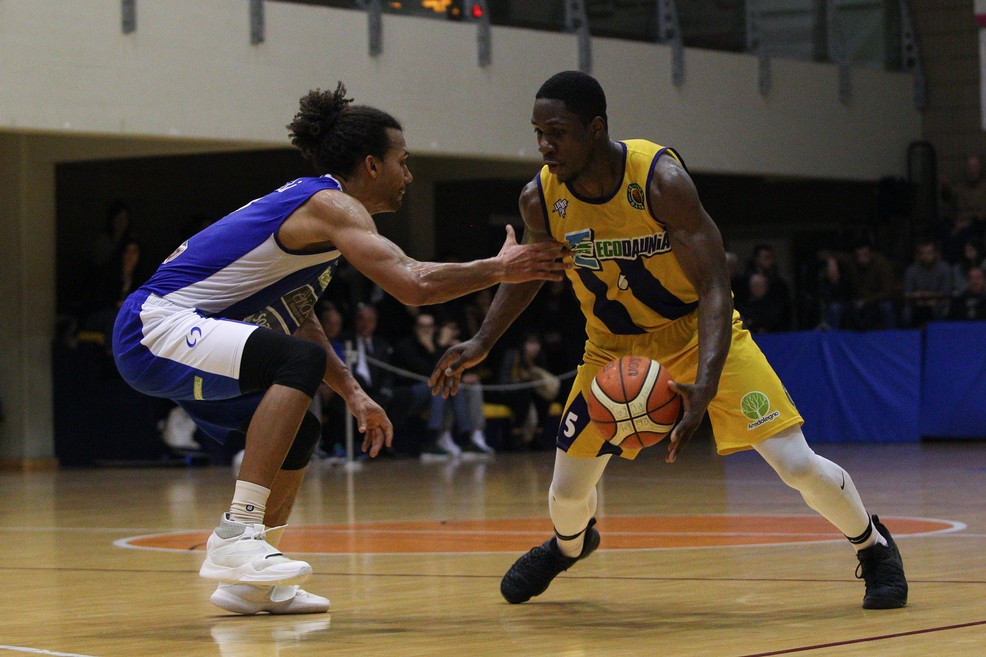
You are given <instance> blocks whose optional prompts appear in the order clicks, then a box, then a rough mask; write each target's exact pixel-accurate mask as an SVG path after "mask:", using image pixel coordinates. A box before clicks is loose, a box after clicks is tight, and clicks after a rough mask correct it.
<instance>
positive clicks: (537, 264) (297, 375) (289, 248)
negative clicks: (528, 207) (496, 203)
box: [113, 83, 567, 614]
mask: <svg viewBox="0 0 986 657" xmlns="http://www.w3.org/2000/svg"><path fill="white" fill-rule="evenodd" d="M345 94H346V91H345V88H344V87H343V85H342V83H340V84H339V86H338V87H337V89H336V90H335V92H328V91H321V90H315V91H311V92H309V93H308V94H307V95H306V96H304V97H303V98H302V99H301V106H300V110H299V111H298V113H297V115H296V116H295V118H294V121H293V122H292V123H291V124H290V125H289V126H288V128H289V129H290V130H291V137H292V143H293V144H294V145H295V146H297V147H298V148H299V149H300V150H301V152H302V154H303V155H304V157H305V158H306V159H308V160H309V161H310V162H311V163H312V164H313V165H314V168H315V170H316V173H317V174H318V176H317V177H310V178H299V179H297V180H293V181H291V182H288V183H286V184H285V185H283V186H282V187H280V188H279V189H277V190H275V191H273V192H271V193H270V194H268V195H266V196H264V197H262V198H258V199H255V200H253V201H251V202H249V203H247V204H246V205H245V206H243V207H242V208H240V209H239V210H236V211H235V212H233V213H232V214H229V215H227V216H226V217H224V218H223V219H221V220H219V221H218V222H216V223H215V224H213V225H212V226H210V227H208V228H206V229H205V230H203V231H202V232H200V233H198V234H196V235H194V236H193V237H191V238H189V239H188V241H186V242H185V243H184V244H182V245H181V246H179V247H178V248H177V249H176V250H175V252H174V253H172V254H171V256H169V257H168V258H167V260H166V261H165V262H164V263H163V264H162V265H161V266H160V268H159V269H158V270H157V272H156V273H155V274H154V275H153V276H152V277H151V278H150V280H148V281H147V283H145V284H144V285H143V286H142V287H141V288H140V289H138V290H137V291H135V292H134V293H133V294H132V295H130V297H129V298H128V299H127V300H126V302H125V303H124V305H123V307H122V308H121V310H120V314H119V317H118V319H117V321H116V325H115V328H114V332H113V351H114V355H115V358H116V363H117V366H118V368H119V370H120V373H121V374H122V375H123V377H124V378H125V379H126V381H127V382H128V383H129V384H130V385H131V386H133V387H134V388H135V389H137V390H139V391H141V392H144V393H146V394H149V395H154V396H158V397H165V398H168V399H172V400H174V401H176V402H177V403H178V404H179V405H180V406H181V407H182V408H184V409H185V410H186V411H188V413H189V414H190V415H191V416H192V418H194V419H195V421H196V423H197V424H198V426H199V427H200V428H202V429H203V430H204V431H205V432H206V433H208V434H210V435H211V436H212V437H214V438H215V439H217V440H219V441H223V440H225V439H226V438H227V437H228V436H229V435H230V434H231V433H232V432H236V431H240V432H243V433H245V435H246V449H245V454H244V456H243V462H242V465H241V467H240V471H239V475H238V480H237V482H236V486H235V489H234V492H233V499H232V502H231V504H230V507H229V511H228V512H227V513H225V514H223V516H222V518H221V520H220V523H219V526H218V527H217V528H216V530H215V531H214V532H213V533H212V535H211V536H210V537H209V541H208V544H207V548H206V558H205V562H204V563H203V565H202V568H201V570H200V574H201V575H202V576H203V577H205V578H208V579H211V580H214V581H216V582H218V583H219V584H218V588H217V589H216V591H215V593H213V595H212V598H211V600H212V602H213V603H215V604H216V605H218V606H220V607H222V608H224V609H227V610H229V611H233V612H236V613H241V614H255V613H257V612H260V611H266V612H269V613H274V614H294V613H311V612H322V611H326V610H327V609H328V606H329V601H328V600H327V599H326V598H323V597H321V596H317V595H314V594H310V593H307V592H306V591H304V590H302V589H300V588H299V587H298V584H300V583H301V582H302V581H303V580H304V579H306V578H307V577H308V575H310V574H311V571H312V569H311V567H310V566H309V565H308V564H307V563H305V562H304V561H297V560H294V559H289V558H287V557H285V556H284V555H283V554H281V553H280V552H279V551H278V550H277V544H278V542H279V540H280V537H281V533H282V531H283V527H282V526H283V525H284V523H285V522H286V521H287V518H288V515H289V513H290V511H291V507H292V505H293V503H294V499H295V495H296V493H297V491H298V487H299V486H300V485H301V482H302V479H303V478H304V475H305V468H306V466H307V465H308V461H309V459H310V457H311V454H312V451H313V449H314V447H315V445H316V443H317V442H318V439H319V436H320V428H319V425H318V421H317V420H316V419H315V417H314V416H313V415H312V414H311V413H309V412H308V407H309V405H310V404H311V400H312V395H313V394H314V393H315V391H316V390H317V388H318V386H319V385H320V383H322V382H324V383H326V384H327V385H328V386H329V387H331V388H332V389H333V390H335V391H336V392H338V393H339V395H340V396H341V397H342V398H343V399H345V401H346V405H347V407H348V408H349V411H350V412H351V413H352V414H353V415H354V416H355V418H356V422H357V427H358V429H359V431H360V432H361V433H362V434H363V442H362V447H363V450H364V451H369V453H370V455H371V456H376V455H377V454H378V453H379V451H380V450H381V449H382V448H383V446H384V445H388V446H389V445H390V444H391V440H392V437H393V427H392V425H391V423H390V420H389V419H388V418H387V416H386V414H385V413H384V411H383V409H382V408H381V407H380V406H379V405H377V404H376V403H375V402H374V401H373V400H372V399H371V398H370V397H369V395H367V394H366V393H365V392H364V391H363V390H362V388H360V386H359V384H358V383H357V382H356V380H355V379H354V378H353V375H352V374H351V373H350V371H349V369H348V368H347V367H346V365H345V364H344V363H343V362H342V361H341V360H340V359H339V357H338V356H337V355H336V353H335V351H334V350H333V349H332V347H331V345H330V344H329V342H328V340H327V339H326V337H325V333H324V332H323V331H322V328H321V326H320V324H319V322H318V321H317V320H316V318H315V317H313V313H312V310H313V308H314V307H315V304H316V301H317V300H318V297H319V295H320V294H321V293H322V292H323V290H325V287H326V285H328V284H329V281H330V279H331V278H332V274H333V271H334V270H335V267H336V264H337V262H338V259H339V258H340V257H345V258H346V259H348V260H349V262H350V263H352V264H353V265H354V266H355V267H356V268H357V269H358V270H359V271H361V272H362V273H363V274H365V275H366V276H367V277H369V278H370V279H371V280H373V281H374V282H375V283H377V284H378V285H380V287H381V288H383V289H384V290H386V291H387V292H388V293H390V294H391V295H393V296H394V297H396V298H397V299H399V300H400V301H401V302H403V303H406V304H409V305H424V304H434V303H440V302H443V301H446V300H448V299H451V298H454V297H457V296H461V295H465V294H468V293H470V292H474V291H476V290H479V289H482V288H485V287H489V286H491V285H494V284H496V283H501V282H513V283H519V282H524V281H529V280H561V278H562V270H563V269H564V268H565V267H566V266H567V265H565V264H564V263H562V262H561V260H562V257H563V255H564V254H565V253H566V252H567V248H566V247H565V246H564V245H563V244H561V243H547V242H545V243H540V244H531V245H520V244H518V243H517V241H516V240H515V238H514V234H513V231H512V230H508V231H507V237H506V240H505V241H504V243H503V247H502V249H501V250H500V252H499V253H498V254H497V255H496V256H495V257H492V258H489V259H485V260H477V261H473V262H467V263H429V262H419V261H416V260H413V259H411V258H409V257H408V256H407V255H405V254H404V253H403V252H402V251H401V249H399V248H398V247H397V246H396V245H395V244H393V243H392V242H390V241H389V240H387V239H386V238H384V237H383V236H381V235H380V234H379V233H378V232H377V228H376V225H375V224H374V221H373V218H372V215H374V214H378V213H382V212H394V211H396V210H397V209H398V208H399V207H400V205H401V200H402V198H403V196H404V192H405V189H406V187H407V185H409V184H410V183H411V172H410V171H409V169H408V166H407V160H408V156H409V154H408V150H407V147H406V145H405V141H404V135H403V131H402V128H401V125H400V123H398V122H397V121H396V120H395V119H394V118H393V117H392V116H390V115H389V114H386V113H384V112H382V111H380V110H377V109H374V108H372V107H366V106H357V105H352V104H351V99H346V97H345Z"/></svg>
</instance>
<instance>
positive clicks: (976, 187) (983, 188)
mask: <svg viewBox="0 0 986 657" xmlns="http://www.w3.org/2000/svg"><path fill="white" fill-rule="evenodd" d="M942 192H943V194H944V196H945V200H946V202H947V203H948V204H949V205H950V206H951V207H950V213H949V214H951V216H953V217H954V218H955V220H956V223H958V224H960V225H971V226H976V227H978V226H981V225H982V223H983V222H984V221H986V177H984V176H983V160H982V158H981V157H980V156H979V155H970V156H968V157H967V158H966V159H965V165H964V167H963V171H962V182H960V183H958V184H952V183H951V182H949V180H948V179H947V178H943V179H942ZM977 229H978V228H977Z"/></svg>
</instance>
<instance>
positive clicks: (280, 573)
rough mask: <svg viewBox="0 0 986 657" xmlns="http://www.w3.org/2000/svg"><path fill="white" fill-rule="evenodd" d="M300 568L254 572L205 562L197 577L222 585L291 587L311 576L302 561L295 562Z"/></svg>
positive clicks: (276, 568)
mask: <svg viewBox="0 0 986 657" xmlns="http://www.w3.org/2000/svg"><path fill="white" fill-rule="evenodd" d="M295 563H297V564H302V566H303V567H302V566H295V567H290V568H288V567H286V566H271V567H270V568H265V569H264V570H259V571H258V570H255V569H254V568H253V566H252V565H250V564H244V565H242V566H239V567H237V568H229V567H227V566H217V565H216V564H214V563H212V562H211V561H208V560H206V562H205V563H203V564H202V567H201V568H200V569H199V576H200V577H204V578H205V579H211V580H213V581H216V582H223V583H224V584H264V585H268V586H291V585H293V584H301V583H302V582H304V581H305V580H307V579H308V577H309V576H310V575H311V574H312V567H311V566H309V565H308V564H307V563H305V562H304V561H296V562H295Z"/></svg>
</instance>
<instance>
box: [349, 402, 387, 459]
mask: <svg viewBox="0 0 986 657" xmlns="http://www.w3.org/2000/svg"><path fill="white" fill-rule="evenodd" d="M348 404H349V412H350V413H352V414H353V417H355V418H356V430H357V431H359V432H360V433H361V434H363V446H362V449H363V451H364V452H369V453H370V456H376V455H377V454H379V453H380V450H381V449H383V446H384V445H386V446H387V447H390V446H391V443H392V442H393V441H394V425H393V424H391V422H390V418H388V417H387V413H386V412H385V411H384V410H383V408H381V406H380V404H378V403H376V402H375V401H373V400H372V399H370V396H369V395H367V394H366V393H363V394H360V395H358V396H356V397H354V398H353V399H351V400H350V401H349V402H348Z"/></svg>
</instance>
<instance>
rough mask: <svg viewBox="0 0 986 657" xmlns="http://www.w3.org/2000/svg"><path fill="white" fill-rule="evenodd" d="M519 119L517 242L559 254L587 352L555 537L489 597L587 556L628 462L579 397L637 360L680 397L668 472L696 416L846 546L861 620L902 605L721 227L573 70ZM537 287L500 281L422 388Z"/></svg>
mask: <svg viewBox="0 0 986 657" xmlns="http://www.w3.org/2000/svg"><path fill="white" fill-rule="evenodd" d="M531 122H532V123H533V125H534V132H535V135H536V136H537V141H538V150H539V151H540V153H541V155H542V157H543V159H544V167H543V168H542V169H541V172H540V173H539V174H538V176H536V177H535V178H534V180H532V181H531V182H530V183H528V184H527V186H526V187H525V188H524V190H523V192H521V196H520V211H521V215H522V216H523V218H524V223H525V231H524V240H525V242H541V241H548V240H552V241H554V240H557V241H564V242H568V244H569V246H570V247H571V252H572V260H573V265H574V266H573V268H572V269H569V270H568V271H567V272H566V273H567V276H568V278H569V280H570V281H571V283H572V286H573V288H574V290H575V293H576V296H577V297H578V298H579V302H580V304H581V306H582V311H583V313H584V314H585V317H586V330H587V334H588V342H587V343H586V351H585V356H584V361H583V364H582V365H581V366H580V368H579V373H578V376H577V377H576V379H575V382H574V383H573V385H572V390H571V392H570V393H569V396H568V401H567V403H566V407H565V410H564V412H563V414H562V420H561V424H560V426H559V430H558V439H557V447H558V449H557V451H556V457H555V469H554V475H553V477H552V481H551V488H550V491H549V496H548V509H549V512H550V514H551V519H552V521H553V522H554V527H555V536H553V537H552V538H550V539H549V540H548V541H546V542H545V543H544V544H543V545H539V546H536V547H534V548H532V549H531V550H530V551H529V552H528V553H527V554H525V555H524V556H522V557H521V558H520V559H518V560H517V562H516V563H514V565H513V566H512V567H511V568H510V570H509V571H508V572H507V574H506V575H505V576H504V577H503V581H502V582H501V585H500V590H501V592H502V594H503V596H504V598H506V599H507V601H508V602H511V603H519V602H525V601H527V600H529V599H530V598H532V597H534V596H536V595H539V594H541V593H543V592H544V591H545V590H546V589H547V588H548V585H549V584H550V583H551V581H552V580H553V579H554V577H555V576H557V575H558V574H559V573H561V572H562V571H564V570H566V569H568V568H569V567H571V566H572V565H573V564H575V562H577V561H579V560H580V559H584V558H586V557H587V556H589V554H591V553H592V551H593V550H595V549H596V547H598V545H599V541H600V535H599V531H598V530H597V529H595V527H593V525H594V524H595V518H594V517H593V516H594V514H595V512H596V483H597V482H598V481H599V478H600V477H601V476H602V473H603V470H604V469H605V468H606V464H607V463H608V462H609V459H610V458H612V456H613V455H619V456H623V457H626V458H633V457H634V456H636V453H635V452H633V451H631V450H623V451H621V449H620V448H619V447H617V446H614V445H611V444H609V443H607V442H605V441H604V440H603V439H602V437H601V435H599V433H598V432H597V431H596V429H595V428H594V427H593V426H592V425H590V424H589V422H588V413H587V412H586V402H585V395H586V391H587V390H588V386H589V383H590V382H591V381H592V378H593V376H594V375H595V373H596V372H597V371H598V370H599V368H600V367H601V366H602V365H604V364H605V363H606V362H608V361H610V360H611V359H613V358H616V357H619V356H623V355H627V354H635V355H640V356H649V357H651V358H654V359H656V360H658V361H660V362H661V363H662V364H663V365H664V366H665V367H667V368H668V371H669V372H670V373H671V376H672V378H673V380H674V381H675V383H673V384H672V386H673V387H674V389H675V390H676V391H677V392H678V393H679V394H681V396H682V398H683V402H684V409H685V410H684V414H683V416H682V418H681V421H680V422H679V423H678V425H677V426H676V427H675V429H674V431H673V432H672V434H671V436H670V437H669V452H668V457H667V461H668V462H669V463H673V462H674V461H675V459H676V458H677V456H678V453H679V451H680V450H681V448H682V446H683V445H684V444H685V442H686V441H687V440H688V438H689V437H690V436H691V434H692V433H693V432H694V431H695V429H696V428H697V427H698V424H699V422H700V421H701V420H702V418H703V417H704V415H705V413H706V411H708V413H709V418H710V420H711V422H712V427H713V431H714V434H715V439H716V443H717V447H718V450H719V453H720V454H728V453H730V452H735V451H738V450H744V449H754V450H756V451H757V452H758V453H759V454H760V455H761V456H762V457H763V458H764V459H765V460H766V461H767V463H769V464H770V466H771V467H773V468H774V470H775V471H776V472H777V474H778V475H780V477H781V479H782V480H783V481H784V482H785V483H786V484H788V485H789V486H791V487H792V488H795V489H796V490H798V491H799V492H800V493H801V495H802V496H803V497H804V500H805V501H806V502H807V503H808V505H809V506H810V507H811V508H812V509H814V510H816V511H817V512H818V513H820V514H821V515H822V516H824V517H825V518H826V519H828V520H829V521H830V522H831V523H832V524H833V525H835V526H836V527H837V528H838V529H839V530H840V531H841V532H842V533H843V534H845V535H846V537H847V538H848V539H849V541H850V543H851V544H852V545H853V546H854V547H855V548H856V550H857V557H858V559H859V564H860V569H859V571H860V572H861V575H860V577H861V578H862V579H864V580H865V583H866V592H865V594H864V597H863V607H864V608H867V609H891V608H896V607H903V606H904V605H906V604H907V580H906V579H905V577H904V568H903V564H902V562H901V558H900V553H899V551H898V550H897V546H896V545H895V544H894V541H893V538H892V537H891V535H890V532H889V531H887V528H886V527H885V526H884V525H883V524H882V523H880V521H879V518H878V517H877V516H872V517H871V516H870V515H869V514H868V513H867V511H866V509H865V507H864V506H863V503H862V502H861V501H860V498H859V494H858V493H857V491H856V487H855V485H853V481H852V479H851V478H850V477H849V474H848V473H846V472H845V470H843V469H842V468H841V467H839V466H838V465H836V464H835V463H832V462H831V461H828V460H826V459H824V458H822V457H821V456H818V455H817V454H815V452H814V451H812V449H811V448H810V447H809V446H808V444H807V442H805V438H804V435H803V434H802V432H801V424H802V419H801V416H800V415H799V414H798V411H797V409H796V408H795V407H794V404H793V402H792V401H791V400H790V398H789V397H788V396H787V392H786V391H785V390H784V387H783V386H782V385H781V382H780V380H779V379H778V377H777V375H776V374H775V373H774V371H773V370H772V369H771V367H770V365H769V364H768V363H767V361H766V359H765V358H764V356H763V354H762V353H761V352H760V350H759V348H758V347H757V346H756V344H755V343H754V342H753V340H752V339H751V338H750V334H749V333H748V332H747V331H745V330H744V329H743V328H742V326H741V324H740V322H739V317H738V315H737V314H736V313H735V312H734V311H733V304H732V295H731V293H730V287H729V275H728V273H727V269H726V256H725V252H724V249H723V245H722V238H721V236H720V234H719V229H718V228H717V227H716V225H715V223H714V222H713V221H712V218H711V217H709V215H708V213H706V211H705V209H704V208H703V207H702V203H701V201H700V200H699V197H698V192H697V191H696V189H695V185H694V183H693V182H692V179H691V177H690V176H689V175H688V172H687V171H686V169H685V166H684V164H683V162H682V160H681V158H680V157H679V156H678V155H677V153H675V152H674V151H672V150H670V149H667V148H663V147H661V146H658V145H657V144H653V143H651V142H648V141H643V140H627V141H616V140H613V139H610V137H609V133H608V130H607V119H606V96H605V94H604V92H603V90H602V87H601V86H600V85H599V83H598V82H597V81H596V80H595V79H593V78H592V77H590V76H588V75H586V74H584V73H579V72H575V71H566V72H563V73H559V74H557V75H555V76H553V77H552V78H550V79H549V80H548V81H547V82H545V83H544V84H543V85H542V86H541V89H540V90H539V91H538V93H537V95H536V99H535V102H534V112H533V118H532V119H531ZM540 286H541V283H540V282H538V281H535V282H530V283H517V284H501V285H500V288H499V290H498V291H497V293H496V297H495V298H494V300H493V304H492V306H491V307H490V310H489V312H488V313H487V315H486V318H485V319H484V321H483V325H482V327H481V328H480V330H479V331H478V332H477V334H476V336H475V337H473V338H472V339H471V340H468V341H466V342H463V343H461V344H459V345H456V346H454V347H452V348H451V349H449V350H448V351H447V352H446V353H445V355H444V356H443V357H442V359H441V360H440V361H439V363H438V365H437V367H436V369H435V371H434V373H433V374H432V377H431V385H432V388H433V391H434V392H436V393H438V392H441V393H442V394H445V395H448V394H455V392H456V391H457V390H458V385H459V379H460V377H461V375H462V372H463V370H464V369H465V368H467V367H472V366H474V365H476V364H477V363H479V362H480V361H482V360H483V359H484V358H485V357H486V356H487V354H488V353H489V351H490V349H491V348H492V346H493V344H494V343H495V342H496V340H497V339H499V338H500V336H501V335H503V333H504V331H505V330H506V329H507V327H508V326H509V325H510V324H511V323H512V322H513V321H514V320H515V319H516V318H517V316H518V315H519V314H520V313H521V312H522V311H523V310H524V308H526V307H527V305H528V304H529V303H530V302H531V300H532V299H533V298H534V296H535V294H537V292H538V290H539V289H540ZM753 399H756V402H757V403H756V404H755V406H756V408H757V412H756V413H754V412H753V411H752V410H751V406H753V404H751V403H750V402H751V401H752V400H753ZM744 411H745V412H744Z"/></svg>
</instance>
